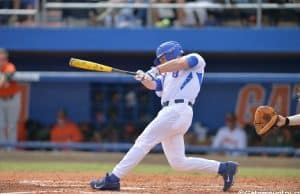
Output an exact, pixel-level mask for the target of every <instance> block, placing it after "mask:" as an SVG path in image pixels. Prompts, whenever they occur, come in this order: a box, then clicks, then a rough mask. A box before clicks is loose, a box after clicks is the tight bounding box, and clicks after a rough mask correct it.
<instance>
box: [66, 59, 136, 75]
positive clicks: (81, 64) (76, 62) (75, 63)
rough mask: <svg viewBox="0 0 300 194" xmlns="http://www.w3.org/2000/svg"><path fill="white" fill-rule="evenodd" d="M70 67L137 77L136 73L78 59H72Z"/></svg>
mask: <svg viewBox="0 0 300 194" xmlns="http://www.w3.org/2000/svg"><path fill="white" fill-rule="evenodd" d="M69 65H70V66H71V67H75V68H79V69H85V70H90V71H101V72H114V73H122V74H127V75H136V73H135V72H132V71H125V70H122V69H117V68H113V67H110V66H107V65H103V64H100V63H95V62H92V61H85V60H81V59H76V58H71V59H70V61H69Z"/></svg>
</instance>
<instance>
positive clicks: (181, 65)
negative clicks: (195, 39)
mask: <svg viewBox="0 0 300 194" xmlns="http://www.w3.org/2000/svg"><path fill="white" fill-rule="evenodd" d="M188 68H189V65H188V62H187V60H186V59H185V58H183V57H180V58H177V59H173V60H171V61H167V62H166V63H163V64H161V65H159V66H157V69H158V70H159V72H160V73H166V72H174V71H179V70H182V69H188Z"/></svg>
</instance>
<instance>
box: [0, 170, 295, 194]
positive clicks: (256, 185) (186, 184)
mask: <svg viewBox="0 0 300 194" xmlns="http://www.w3.org/2000/svg"><path fill="white" fill-rule="evenodd" d="M97 176H99V173H90V172H89V173H83V172H80V173H73V172H72V173H71V172H30V173H29V172H19V171H18V172H1V173H0V193H11V194H12V193H14V194H29V193H95V192H100V191H93V190H92V189H90V188H89V185H88V182H89V180H90V179H91V178H94V177H97ZM221 190H222V178H221V177H216V176H212V175H209V176H203V175H199V176H198V175H194V174H191V175H176V176H174V175H172V176H171V175H158V174H138V175H137V174H133V175H130V176H128V177H127V178H126V179H125V180H124V181H123V182H122V190H121V193H223V192H221ZM241 191H248V192H250V191H253V192H254V191H273V192H278V191H280V192H281V191H285V192H291V193H292V192H295V191H298V192H299V191H300V180H299V179H292V178H284V179H280V178H264V179H263V180H261V179H260V180H259V178H249V177H238V178H237V179H236V183H235V185H234V187H233V188H232V190H231V193H240V194H243V193H242V192H241ZM101 193H109V192H101ZM245 193H246V192H245Z"/></svg>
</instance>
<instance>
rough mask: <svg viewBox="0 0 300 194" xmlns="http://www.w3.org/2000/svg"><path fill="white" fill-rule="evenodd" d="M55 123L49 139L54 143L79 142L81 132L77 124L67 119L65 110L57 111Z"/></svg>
mask: <svg viewBox="0 0 300 194" xmlns="http://www.w3.org/2000/svg"><path fill="white" fill-rule="evenodd" d="M56 119H57V121H56V122H57V123H56V125H55V126H54V127H53V128H52V130H51V141H52V142H55V143H65V142H80V141H82V139H83V138H82V134H81V133H80V130H79V128H78V126H77V125H76V124H74V123H72V122H71V121H69V120H68V118H67V114H66V112H65V111H63V110H60V111H58V113H57V118H56Z"/></svg>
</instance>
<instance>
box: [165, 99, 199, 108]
mask: <svg viewBox="0 0 300 194" xmlns="http://www.w3.org/2000/svg"><path fill="white" fill-rule="evenodd" d="M174 103H176V104H179V103H184V99H176V100H174ZM169 104H170V101H166V102H163V103H162V106H163V107H166V106H169ZM188 105H189V106H190V107H193V103H191V102H188Z"/></svg>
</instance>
